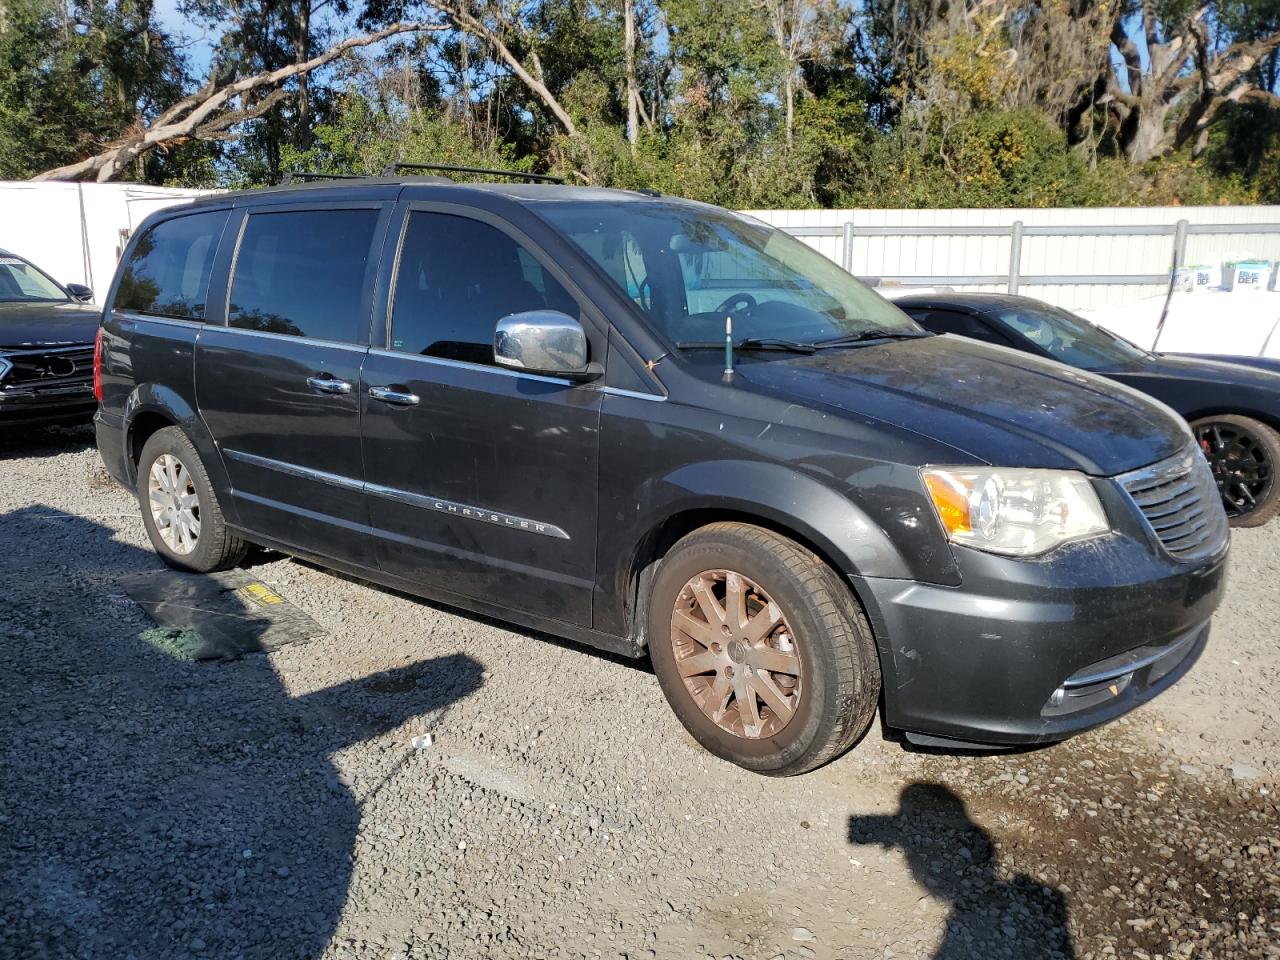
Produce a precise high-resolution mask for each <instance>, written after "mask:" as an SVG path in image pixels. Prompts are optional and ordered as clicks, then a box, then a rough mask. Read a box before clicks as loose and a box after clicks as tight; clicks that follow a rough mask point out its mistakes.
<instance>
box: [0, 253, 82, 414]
mask: <svg viewBox="0 0 1280 960" xmlns="http://www.w3.org/2000/svg"><path fill="white" fill-rule="evenodd" d="M92 297H93V292H92V291H91V290H90V289H89V288H88V287H83V286H80V285H79V284H69V285H67V286H63V285H62V284H60V283H58V282H57V281H55V280H54V279H52V278H51V277H50V276H49V275H48V274H46V273H45V272H44V271H42V270H40V269H39V268H38V267H36V266H35V265H34V264H33V263H31V262H30V261H28V260H24V259H23V258H22V257H19V256H16V255H14V254H12V253H8V252H6V251H4V250H0V429H15V428H16V429H23V428H26V427H40V426H47V425H50V424H56V423H63V424H70V423H87V422H89V420H91V419H92V418H93V411H94V410H95V409H96V408H97V401H96V400H95V399H94V396H93V342H94V337H95V336H96V335H97V332H98V308H97V307H95V306H94V305H93V304H91V303H87V302H86V301H88V300H90V299H91V298H92Z"/></svg>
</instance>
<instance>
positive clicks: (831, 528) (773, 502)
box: [651, 460, 911, 578]
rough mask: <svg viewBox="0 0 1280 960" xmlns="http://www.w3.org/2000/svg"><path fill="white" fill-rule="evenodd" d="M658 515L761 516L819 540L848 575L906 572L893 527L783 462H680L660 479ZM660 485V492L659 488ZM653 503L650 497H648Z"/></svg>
mask: <svg viewBox="0 0 1280 960" xmlns="http://www.w3.org/2000/svg"><path fill="white" fill-rule="evenodd" d="M657 483H658V484H659V485H660V487H661V488H662V489H663V495H662V496H660V497H658V498H655V499H656V500H657V501H658V502H660V503H662V504H663V506H662V508H661V511H660V512H661V514H662V515H663V516H662V518H661V520H666V519H668V518H670V517H673V516H676V515H678V514H680V513H684V512H687V511H691V510H702V509H713V510H726V511H733V512H737V513H743V514H747V515H756V516H759V517H760V518H761V519H763V520H767V521H769V522H770V523H773V524H775V525H777V526H779V527H782V528H783V529H789V530H793V531H794V532H795V533H796V534H797V535H798V536H800V537H803V538H804V539H805V540H807V541H808V542H809V543H812V544H813V545H814V546H816V547H818V548H819V549H820V550H822V551H823V553H825V554H826V555H827V557H828V558H829V559H830V560H831V562H832V563H834V564H835V565H836V566H837V568H838V572H840V573H842V574H844V575H845V576H850V575H858V576H868V577H895V578H909V577H910V576H911V572H910V570H909V568H908V566H907V563H906V562H905V560H904V559H903V557H902V554H901V553H900V552H899V550H898V548H897V547H896V546H895V545H894V544H893V542H892V541H891V540H890V539H889V536H888V534H886V533H885V531H884V530H882V529H881V528H880V526H879V525H878V524H876V523H874V522H873V521H872V520H871V518H870V517H868V516H867V514H866V513H865V512H864V511H863V510H862V509H861V508H860V507H858V505H857V504H855V503H854V502H853V501H851V500H850V499H849V498H848V497H845V496H842V495H841V494H840V493H838V492H837V491H835V490H833V489H832V488H830V487H828V486H826V485H825V484H823V483H821V482H820V481H818V480H817V479H815V478H814V477H811V476H808V475H806V474H803V473H800V472H799V471H797V470H793V469H791V468H790V467H787V466H783V465H782V464H775V463H764V462H760V461H749V460H715V461H706V462H702V463H692V464H687V465H685V466H682V467H679V468H678V469H676V470H674V471H672V472H671V473H669V474H667V475H666V476H665V477H662V478H661V479H660V480H658V481H657ZM655 492H657V491H655ZM651 502H652V501H651Z"/></svg>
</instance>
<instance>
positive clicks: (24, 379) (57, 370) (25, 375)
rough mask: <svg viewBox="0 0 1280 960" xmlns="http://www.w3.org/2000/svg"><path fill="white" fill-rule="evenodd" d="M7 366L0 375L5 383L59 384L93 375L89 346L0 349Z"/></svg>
mask: <svg viewBox="0 0 1280 960" xmlns="http://www.w3.org/2000/svg"><path fill="white" fill-rule="evenodd" d="M0 358H3V359H4V360H5V361H7V368H6V369H5V373H4V376H3V377H0V389H4V388H5V387H34V388H36V389H39V388H41V387H62V386H67V385H69V384H73V383H79V382H87V381H89V380H92V378H93V347H92V346H76V347H56V348H51V349H47V350H38V349H37V350H13V351H4V350H0Z"/></svg>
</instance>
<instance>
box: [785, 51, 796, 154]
mask: <svg viewBox="0 0 1280 960" xmlns="http://www.w3.org/2000/svg"><path fill="white" fill-rule="evenodd" d="M783 92H784V95H785V97H786V101H787V149H788V150H789V149H791V139H792V130H793V129H794V128H795V121H796V71H795V67H794V66H792V67H791V68H790V69H789V70H787V79H786V80H785V81H784V82H783Z"/></svg>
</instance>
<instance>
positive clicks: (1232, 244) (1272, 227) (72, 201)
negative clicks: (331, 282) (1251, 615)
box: [0, 182, 1280, 309]
mask: <svg viewBox="0 0 1280 960" xmlns="http://www.w3.org/2000/svg"><path fill="white" fill-rule="evenodd" d="M205 192H207V191H199V190H171V189H166V188H163V187H147V186H139V185H135V184H114V183H113V184H75V183H29V182H7V183H6V182H0V248H4V249H8V250H11V251H13V252H14V253H18V254H21V255H22V256H24V257H27V258H28V259H30V260H32V261H34V262H35V263H36V264H38V265H39V266H40V267H41V268H43V269H44V270H46V271H48V272H49V273H51V274H52V275H53V276H54V277H55V278H56V279H57V280H60V281H62V282H63V283H84V284H86V285H88V286H90V287H92V288H93V289H94V291H95V292H96V293H98V294H99V295H101V294H104V293H105V292H106V288H107V285H108V284H109V283H110V282H111V276H112V274H113V273H114V272H115V267H116V261H117V259H118V258H119V255H120V250H121V249H122V248H123V245H124V241H125V240H126V239H127V238H128V236H129V234H130V233H131V232H132V231H133V230H134V229H135V228H136V227H137V225H138V224H139V223H140V222H141V221H142V219H143V218H144V217H145V216H146V215H147V214H149V213H151V212H152V211H153V210H157V209H160V208H161V207H166V206H172V205H173V204H177V203H187V202H189V201H190V200H192V199H194V198H195V197H198V196H201V195H202V194H203V193H205ZM749 212H750V213H752V214H753V215H754V216H756V217H758V218H760V219H761V220H764V221H766V222H768V223H772V224H774V225H775V226H778V227H781V228H782V229H784V230H787V231H789V232H791V233H793V234H796V235H798V236H801V237H802V238H803V239H804V240H805V241H806V242H807V243H810V244H812V245H813V246H814V247H816V248H817V249H818V250H821V251H822V252H823V253H824V254H826V255H827V256H828V257H830V258H831V259H832V260H834V261H836V262H837V263H841V264H843V265H844V266H845V267H846V269H848V270H850V271H851V272H852V273H854V274H856V275H857V276H860V277H864V278H868V279H879V280H882V281H884V282H886V283H887V282H898V283H902V284H905V285H927V286H942V285H945V286H951V287H954V288H956V289H958V290H1006V289H1009V288H1010V286H1011V285H1012V287H1013V288H1014V289H1016V290H1017V292H1019V293H1023V294H1026V295H1028V296H1032V297H1039V298H1040V299H1043V300H1048V301H1050V302H1053V303H1057V304H1060V305H1062V306H1065V307H1074V308H1079V309H1088V308H1097V307H1103V306H1108V305H1112V304H1119V303H1131V302H1133V301H1136V300H1139V299H1141V298H1143V297H1149V296H1153V295H1157V294H1160V293H1163V292H1164V290H1165V288H1166V284H1167V282H1168V271H1169V268H1170V266H1171V265H1172V262H1173V257H1174V251H1175V249H1181V250H1182V259H1181V262H1182V263H1184V264H1188V265H1190V264H1201V263H1205V264H1212V263H1218V262H1220V261H1222V260H1224V259H1228V258H1234V257H1245V256H1247V257H1258V258H1263V259H1268V260H1280V207H1275V206H1270V207H1264V206H1257V207H1132V208H1129V207H1108V208H1096V209H1082V208H1073V209H1062V210H754V211H749ZM1180 224H1181V226H1180ZM1019 225H1020V226H1019Z"/></svg>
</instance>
